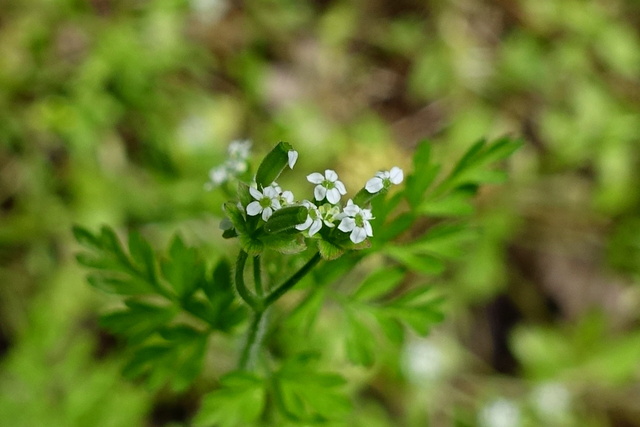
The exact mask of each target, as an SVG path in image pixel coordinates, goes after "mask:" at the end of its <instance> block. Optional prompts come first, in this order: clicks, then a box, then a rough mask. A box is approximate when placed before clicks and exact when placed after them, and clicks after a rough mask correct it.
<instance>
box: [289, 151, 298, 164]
mask: <svg viewBox="0 0 640 427" xmlns="http://www.w3.org/2000/svg"><path fill="white" fill-rule="evenodd" d="M287 156H289V168H291V169H293V166H295V164H296V162H297V161H298V152H297V151H296V150H289V152H288V153H287Z"/></svg>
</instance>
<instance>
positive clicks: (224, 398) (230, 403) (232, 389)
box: [193, 371, 266, 427]
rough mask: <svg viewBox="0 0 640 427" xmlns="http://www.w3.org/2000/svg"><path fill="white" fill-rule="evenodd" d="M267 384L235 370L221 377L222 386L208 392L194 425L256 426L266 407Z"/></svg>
mask: <svg viewBox="0 0 640 427" xmlns="http://www.w3.org/2000/svg"><path fill="white" fill-rule="evenodd" d="M265 386H266V383H265V381H264V380H263V379H262V378H260V377H259V376H257V375H255V374H253V373H250V372H246V371H234V372H231V373H229V374H227V375H225V376H224V377H222V378H221V379H220V388H219V389H217V390H215V391H213V392H211V393H209V394H207V395H205V397H204V398H203V400H202V404H201V407H200V411H199V412H198V414H197V415H196V417H195V418H194V420H193V425H194V426H195V427H200V426H201V427H209V426H212V425H215V426H220V427H243V426H248V425H254V423H255V422H256V421H257V420H258V418H259V417H260V415H261V413H262V411H263V410H264V406H265V402H266V390H265Z"/></svg>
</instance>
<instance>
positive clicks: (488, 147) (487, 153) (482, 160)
mask: <svg viewBox="0 0 640 427" xmlns="http://www.w3.org/2000/svg"><path fill="white" fill-rule="evenodd" d="M521 145H522V143H521V142H520V141H514V140H511V139H509V138H501V139H498V140H496V141H494V142H491V143H487V142H486V141H485V140H480V141H478V142H476V143H475V144H473V145H472V146H471V147H470V148H469V150H467V152H466V153H465V154H464V156H462V158H461V159H460V160H459V161H458V163H457V164H456V166H455V167H454V168H453V170H452V171H451V173H450V174H449V176H448V177H447V178H446V179H445V180H444V181H443V182H442V183H441V184H440V185H439V186H438V189H437V193H438V194H443V193H444V192H446V191H449V190H451V189H453V188H455V187H459V186H462V185H465V184H476V185H477V184H481V183H485V182H498V181H496V180H501V179H502V177H503V176H504V174H503V173H501V172H499V173H497V174H496V173H493V172H491V171H488V170H487V167H488V166H489V164H490V163H493V162H496V161H498V160H502V159H504V158H506V157H508V156H509V155H511V154H512V153H513V152H514V151H515V150H517V149H518V148H520V146H521Z"/></svg>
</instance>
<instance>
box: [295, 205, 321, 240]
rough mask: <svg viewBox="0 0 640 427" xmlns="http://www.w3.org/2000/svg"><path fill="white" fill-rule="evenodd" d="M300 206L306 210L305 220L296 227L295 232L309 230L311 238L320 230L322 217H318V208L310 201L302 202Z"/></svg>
mask: <svg viewBox="0 0 640 427" xmlns="http://www.w3.org/2000/svg"><path fill="white" fill-rule="evenodd" d="M302 206H304V207H306V208H307V209H308V213H307V219H306V220H305V221H304V222H303V223H302V224H298V225H296V230H300V231H303V230H306V229H309V236H310V237H311V236H313V235H314V234H316V233H317V232H318V231H320V229H321V228H322V217H321V216H320V211H319V210H318V207H317V206H316V205H314V204H313V203H311V202H310V201H308V200H304V201H303V202H302Z"/></svg>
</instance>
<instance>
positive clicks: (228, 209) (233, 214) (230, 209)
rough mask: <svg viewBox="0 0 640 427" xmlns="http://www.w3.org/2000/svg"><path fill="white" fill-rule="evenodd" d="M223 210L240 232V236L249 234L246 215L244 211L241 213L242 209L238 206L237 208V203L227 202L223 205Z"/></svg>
mask: <svg viewBox="0 0 640 427" xmlns="http://www.w3.org/2000/svg"><path fill="white" fill-rule="evenodd" d="M223 209H224V212H225V213H226V214H227V216H228V217H229V219H230V220H231V222H232V223H233V226H234V227H235V229H236V230H237V231H238V233H240V234H244V233H246V232H247V227H246V222H245V219H244V215H243V214H242V211H240V208H238V206H236V204H235V203H232V202H226V203H225V204H224V205H223Z"/></svg>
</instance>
